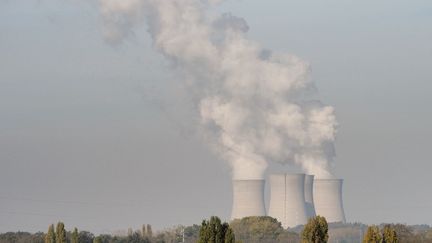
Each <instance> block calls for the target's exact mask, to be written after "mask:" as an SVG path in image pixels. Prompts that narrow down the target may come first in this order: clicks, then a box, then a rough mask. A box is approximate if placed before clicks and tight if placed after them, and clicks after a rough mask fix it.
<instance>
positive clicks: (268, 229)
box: [230, 216, 284, 243]
mask: <svg viewBox="0 0 432 243" xmlns="http://www.w3.org/2000/svg"><path fill="white" fill-rule="evenodd" d="M230 226H231V228H232V229H233V230H234V233H235V236H236V238H237V240H240V241H242V242H247V243H258V242H259V243H266V242H276V241H277V239H278V238H279V237H280V236H281V235H282V234H283V233H284V229H283V228H282V225H281V223H280V222H278V221H277V220H276V219H275V218H272V217H268V216H260V217H258V216H252V217H245V218H242V219H235V220H233V221H232V222H231V224H230Z"/></svg>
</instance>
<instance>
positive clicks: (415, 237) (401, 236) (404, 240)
mask: <svg viewBox="0 0 432 243" xmlns="http://www.w3.org/2000/svg"><path fill="white" fill-rule="evenodd" d="M229 226H230V229H232V231H233V233H234V235H235V240H236V242H237V243H239V242H242V243H256V242H262V243H279V242H280V243H282V242H292V243H294V242H295V243H298V242H300V241H301V239H300V234H301V233H302V232H303V231H304V230H303V229H304V228H305V226H298V227H295V228H290V229H288V230H286V229H283V228H282V226H280V223H279V222H278V221H276V220H275V219H273V218H271V217H247V218H244V219H239V220H234V221H232V222H230V223H229ZM63 227H64V226H63ZM328 227H329V231H328V233H329V238H328V242H331V243H333V242H335V243H336V242H338V243H358V242H362V241H363V237H364V236H365V235H366V233H367V231H368V230H367V228H368V226H367V225H364V224H361V223H349V224H343V223H329V224H328ZM377 227H378V228H379V229H380V232H381V238H382V239H383V241H382V242H385V243H389V242H400V243H432V228H431V227H430V226H428V225H411V226H407V225H404V224H390V225H389V224H382V225H378V226H377ZM56 228H57V227H55V225H50V226H49V227H48V230H47V231H46V232H45V233H43V232H37V233H33V234H32V233H27V232H7V233H2V234H0V243H44V242H46V239H49V241H50V242H51V243H56V235H57V234H56V232H55V231H56ZM60 228H61V227H60ZM64 229H65V232H66V242H71V243H76V239H77V238H78V242H79V243H93V242H101V243H129V242H137V243H177V242H183V237H184V242H186V243H196V242H198V239H199V233H200V229H201V226H200V225H192V226H187V227H185V226H175V227H172V228H169V229H165V230H162V231H152V229H151V226H150V225H144V226H143V227H142V228H141V229H140V230H138V231H134V230H132V229H130V230H128V231H122V232H117V233H115V234H114V235H110V234H102V235H97V236H95V235H94V234H92V233H91V232H88V231H79V230H78V229H74V228H71V229H72V231H67V228H64ZM48 235H49V236H50V237H46V236H48ZM394 236H396V237H397V240H398V241H394V239H395V237H394ZM95 239H96V240H95ZM228 240H229V241H232V239H229V237H228Z"/></svg>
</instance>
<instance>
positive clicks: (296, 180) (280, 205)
mask: <svg viewBox="0 0 432 243" xmlns="http://www.w3.org/2000/svg"><path fill="white" fill-rule="evenodd" d="M304 186H305V174H275V175H270V205H269V210H268V216H271V217H273V218H276V219H277V220H278V221H279V222H281V223H282V226H283V227H284V228H287V227H294V226H297V225H302V224H306V223H307V220H308V213H307V208H306V203H305V187H304Z"/></svg>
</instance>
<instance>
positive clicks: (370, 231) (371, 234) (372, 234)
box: [363, 225, 382, 243]
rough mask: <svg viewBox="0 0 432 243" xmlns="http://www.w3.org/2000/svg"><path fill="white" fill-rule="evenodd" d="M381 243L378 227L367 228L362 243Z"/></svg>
mask: <svg viewBox="0 0 432 243" xmlns="http://www.w3.org/2000/svg"><path fill="white" fill-rule="evenodd" d="M381 241H382V237H381V233H380V230H379V228H378V226H375V225H372V226H369V227H368V228H367V231H366V234H365V236H364V238H363V243H381Z"/></svg>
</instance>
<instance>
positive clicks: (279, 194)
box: [231, 174, 346, 228]
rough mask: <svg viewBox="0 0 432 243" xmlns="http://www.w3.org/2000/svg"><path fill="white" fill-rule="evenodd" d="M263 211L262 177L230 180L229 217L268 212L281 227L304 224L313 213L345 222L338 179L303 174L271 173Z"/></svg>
mask: <svg viewBox="0 0 432 243" xmlns="http://www.w3.org/2000/svg"><path fill="white" fill-rule="evenodd" d="M268 181H269V185H270V201H269V207H268V213H267V214H266V211H265V203H264V202H265V200H264V188H265V187H264V186H265V181H264V180H233V205H232V215H231V218H232V219H240V218H243V217H247V216H264V215H268V216H271V217H273V218H276V219H277V220H278V221H279V222H281V224H282V226H283V227H284V228H288V227H295V226H297V225H304V224H306V223H307V220H308V219H309V218H311V217H314V216H316V215H320V216H324V217H325V218H326V219H327V222H329V223H330V222H343V223H345V221H346V219H345V213H344V209H343V202H342V182H343V180H341V179H315V178H314V176H313V175H305V174H271V175H270V176H269V180H268Z"/></svg>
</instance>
